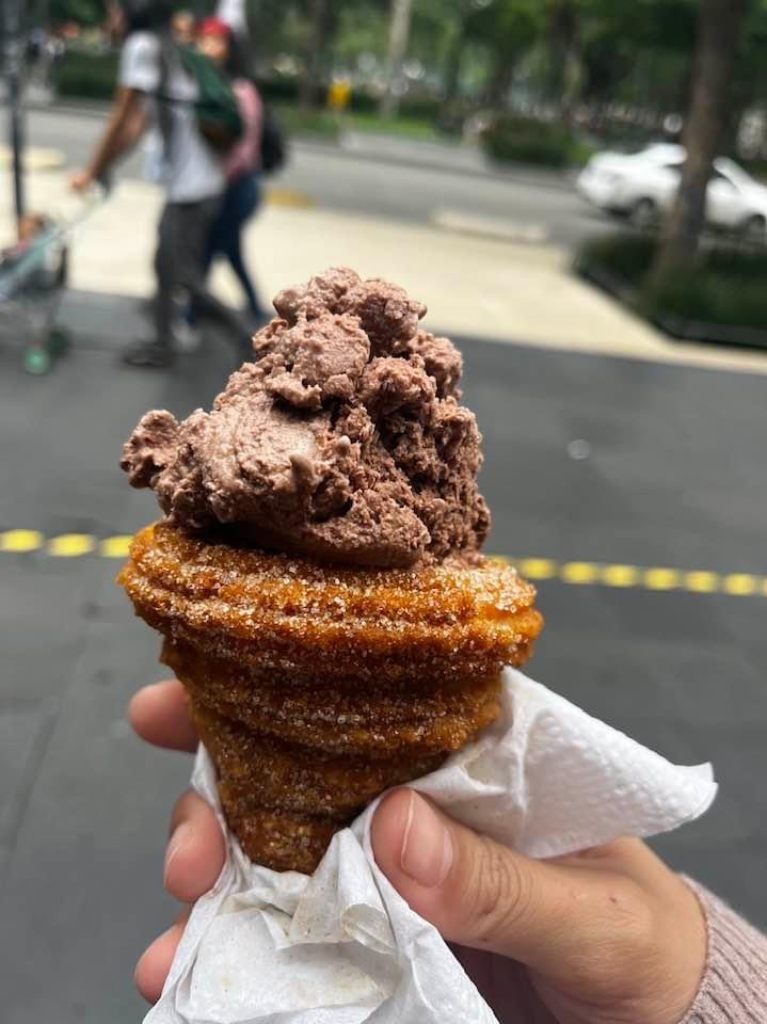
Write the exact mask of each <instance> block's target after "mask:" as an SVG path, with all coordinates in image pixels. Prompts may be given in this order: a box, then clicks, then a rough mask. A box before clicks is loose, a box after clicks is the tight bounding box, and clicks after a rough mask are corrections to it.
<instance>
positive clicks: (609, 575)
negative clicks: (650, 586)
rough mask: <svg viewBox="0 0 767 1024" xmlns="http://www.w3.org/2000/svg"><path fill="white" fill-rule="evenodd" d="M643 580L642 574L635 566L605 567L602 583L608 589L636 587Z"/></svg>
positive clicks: (601, 577) (601, 578)
mask: <svg viewBox="0 0 767 1024" xmlns="http://www.w3.org/2000/svg"><path fill="white" fill-rule="evenodd" d="M640 579H641V572H640V570H639V569H637V567H636V566H635V565H605V566H603V568H602V572H601V575H600V581H601V582H602V583H606V584H607V586H608V587H635V586H636V585H637V584H638V583H639V581H640Z"/></svg>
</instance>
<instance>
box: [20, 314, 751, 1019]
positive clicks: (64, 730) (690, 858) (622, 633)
mask: <svg viewBox="0 0 767 1024" xmlns="http://www.w3.org/2000/svg"><path fill="white" fill-rule="evenodd" d="M63 318H64V321H65V322H66V323H67V324H68V325H69V326H70V328H72V329H73V330H74V331H75V334H76V342H77V344H76V345H75V348H74V350H73V351H72V352H71V354H70V355H69V356H68V357H67V358H65V359H64V360H63V361H62V362H61V363H60V364H59V365H57V367H56V368H55V370H54V372H53V373H52V374H51V375H50V376H48V377H43V378H34V379H33V378H29V377H27V376H25V375H24V374H23V372H22V371H21V369H20V363H19V359H18V352H17V351H16V350H15V348H14V346H13V345H12V344H11V343H6V344H5V345H4V346H3V347H2V348H0V460H1V461H2V465H3V467H4V479H5V481H6V486H5V487H4V488H3V489H2V490H0V546H3V544H5V543H7V541H6V538H7V537H8V533H7V532H4V531H10V530H14V529H16V530H24V531H39V533H40V534H41V535H42V536H43V537H45V538H59V541H58V542H54V544H53V546H52V547H46V546H45V545H44V544H42V542H41V540H39V539H38V540H36V539H35V533H33V532H30V533H28V534H26V535H25V534H14V535H12V536H13V537H14V538H15V540H14V543H13V544H11V546H16V547H24V546H25V543H24V540H25V537H26V538H27V546H28V547H29V548H30V550H29V551H27V552H26V553H24V552H21V551H16V552H13V551H0V643H1V644H2V650H3V653H4V655H5V661H4V672H3V675H2V677H1V678H0V886H1V887H2V888H0V921H2V931H3V943H2V945H3V954H2V958H0V993H2V1011H1V1012H0V1018H2V1021H3V1024H40V1022H41V1021H45V1022H48V1021H54V1020H55V1021H56V1022H57V1024H75V1022H83V1021H85V1022H88V1024H106V1022H108V1024H129V1022H130V1024H134V1022H135V1021H137V1020H139V1019H140V1017H141V1013H142V1007H141V1002H140V1000H139V998H138V996H136V995H135V994H134V992H133V989H132V982H131V973H132V968H133V963H134V961H135V958H136V956H137V955H138V954H139V952H140V951H141V949H142V948H143V946H144V945H145V944H146V943H147V942H148V941H149V940H150V939H151V938H152V937H153V935H154V934H156V933H158V932H159V931H161V930H162V929H163V928H164V927H166V925H167V924H168V922H169V920H170V918H171V915H172V914H173V912H174V910H173V907H172V904H171V901H170V900H169V899H168V898H167V897H166V896H164V895H163V892H162V887H161V873H162V856H163V847H164V842H165V837H166V830H167V817H168V813H169V809H170V806H171V803H172V801H173V799H174V797H175V795H176V794H177V793H178V792H179V791H180V789H181V788H182V787H183V786H184V784H185V781H186V779H187V777H188V772H189V769H190V763H189V761H188V760H187V759H185V758H184V757H182V756H180V755H172V754H168V753H162V752H158V751H154V750H150V749H149V748H147V747H145V746H143V745H142V744H141V743H139V742H138V740H136V739H135V738H134V737H133V736H132V735H131V734H130V730H129V729H128V727H127V725H126V723H125V720H124V709H125V705H126V703H127V701H128V699H129V697H130V695H131V693H132V692H133V691H134V690H135V689H136V688H137V687H138V686H139V685H141V684H142V683H144V682H147V681H151V680H154V679H158V678H161V677H162V671H161V669H160V667H159V666H158V665H157V662H156V658H157V653H158V646H159V645H158V641H157V639H156V637H154V636H153V635H152V634H151V632H150V631H149V630H148V629H147V628H146V627H145V626H144V625H143V624H142V623H140V622H139V621H138V620H136V619H135V618H134V617H133V615H132V613H131V610H130V609H129V607H128V605H127V602H126V600H125V598H124V597H123V595H122V594H121V593H120V591H119V590H118V589H117V588H116V587H115V586H114V583H113V577H114V575H115V572H116V569H117V567H118V565H119V559H118V558H110V557H105V554H101V553H99V552H100V549H99V548H95V549H94V550H93V551H92V552H91V551H89V546H88V544H83V543H82V538H86V539H87V538H97V539H98V538H108V537H113V536H115V535H118V536H122V535H124V534H126V533H129V532H131V531H132V530H134V529H135V528H136V527H138V526H140V525H141V524H143V523H144V522H146V521H147V520H149V519H150V518H152V517H154V516H155V515H156V512H157V510H156V506H155V505H154V503H153V501H152V499H151V498H150V497H149V496H148V495H147V494H146V493H145V492H135V491H131V490H130V489H129V488H128V486H127V484H126V481H125V479H124V477H123V476H122V475H121V473H120V472H119V470H118V468H117V461H118V458H119V451H120V446H121V443H122V441H123V440H124V438H125V437H126V435H127V434H128V433H129V431H130V429H131V428H132V426H133V425H134V423H135V421H136V420H137V419H138V417H139V416H140V415H141V413H142V412H143V411H145V410H146V409H147V408H150V407H158V406H159V407H167V408H170V409H172V410H173V411H174V412H175V413H177V414H179V415H184V414H186V413H188V412H189V411H190V410H191V409H193V408H194V407H196V406H198V405H201V404H202V405H204V404H206V403H208V402H209V401H210V399H211V397H212V396H213V395H214V394H215V393H216V392H217V391H218V390H219V389H220V387H221V384H222V382H223V380H224V377H225V376H226V374H227V373H228V371H229V370H230V369H231V368H232V366H233V365H234V358H233V354H232V352H231V350H230V349H229V348H228V347H227V345H226V342H225V340H224V339H221V338H216V337H211V338H209V339H207V342H206V345H205V346H204V347H203V349H202V350H201V351H200V352H198V353H196V354H195V355H192V356H188V357H186V358H184V359H183V360H182V361H181V362H180V363H179V364H178V366H177V368H176V370H175V371H174V372H173V373H172V374H152V373H148V374H146V373H141V372H139V371H129V370H125V369H122V368H120V367H119V366H118V364H117V363H116V360H115V349H116V347H117V346H118V345H119V344H120V343H121V342H122V341H124V340H126V339H127V338H130V337H132V336H134V334H136V333H137V332H138V331H139V330H140V329H141V321H140V317H139V315H138V313H137V311H136V306H135V304H134V302H133V301H132V300H130V299H127V298H123V299H110V298H109V297H107V296H98V297H94V296H89V295H73V296H70V297H69V299H68V300H67V305H66V307H65V309H64V311H63ZM435 326H436V327H438V326H439V325H438V324H437V325H435ZM462 348H463V351H464V354H465V357H466V364H467V366H466V399H467V401H468V402H469V403H470V404H471V405H472V407H473V408H474V409H475V410H476V412H477V414H478V417H479V420H480V424H481V426H482V428H483V431H484V434H485V449H486V453H487V459H486V465H485V469H484V473H483V489H484V492H485V494H486V496H487V497H488V500H489V502H490V505H491V507H492V509H493V511H494V531H493V535H492V540H491V543H490V548H491V549H492V550H493V551H495V552H498V553H506V554H509V555H513V556H515V557H517V558H524V559H533V558H535V559H536V560H537V563H536V562H531V563H530V564H531V566H535V565H536V564H537V565H538V566H539V570H540V567H541V566H544V567H545V566H546V565H554V564H555V563H556V564H557V565H562V564H564V565H567V566H570V567H572V566H573V565H576V566H581V567H582V566H587V565H589V564H592V563H599V564H604V563H610V564H613V565H622V566H624V567H627V568H631V567H638V568H642V573H640V574H639V575H638V576H637V584H638V585H636V586H629V587H617V586H610V587H608V586H603V585H600V584H597V583H594V582H593V581H591V582H590V579H591V578H590V576H589V573H588V572H586V573H584V572H580V574H579V573H575V572H572V571H571V572H570V575H569V577H568V578H570V579H572V580H575V579H580V580H581V582H580V583H577V582H570V583H565V582H563V581H562V579H561V578H558V577H557V576H556V575H555V576H554V578H551V579H542V580H541V581H540V583H539V588H540V606H541V608H542V610H543V612H544V614H545V616H546V620H547V625H546V629H545V632H544V635H543V638H542V640H541V642H540V645H539V648H538V651H537V653H536V656H535V659H534V661H533V662H532V664H531V666H530V673H531V674H532V675H533V676H534V677H535V678H538V679H540V680H541V681H542V682H544V683H546V684H547V685H549V686H550V687H552V688H554V689H556V690H558V691H559V692H561V693H563V694H564V695H565V696H566V697H568V698H570V699H572V700H574V701H576V702H577V703H579V704H580V705H582V706H583V707H584V708H586V709H587V710H588V711H589V712H591V713H593V714H595V715H597V716H599V717H601V718H604V719H605V720H606V721H608V722H610V723H611V724H613V725H615V726H617V727H619V728H621V729H623V730H625V731H626V732H628V733H629V734H630V735H632V736H634V737H635V738H636V739H638V740H639V741H641V742H643V743H646V744H648V745H650V746H651V747H653V748H655V749H657V750H659V751H660V752H661V753H663V754H665V755H666V756H668V757H669V758H671V759H672V760H674V761H677V762H680V763H688V764H691V763H698V762H702V761H706V760H711V761H713V763H714V765H715V768H716V772H717V776H718V778H719V781H720V783H721V794H720V796H719V799H718V800H717V803H716V805H715V806H714V808H713V810H712V811H711V812H710V813H709V814H708V815H707V816H706V818H704V819H703V820H702V821H700V822H699V823H696V824H694V825H692V826H688V827H685V828H683V829H681V830H680V831H679V832H677V833H675V834H673V835H670V836H667V837H663V838H662V839H660V840H658V841H657V842H656V846H657V847H658V848H659V849H660V850H661V851H662V852H663V853H664V854H665V855H666V856H668V857H669V858H670V859H671V861H672V863H673V864H674V865H676V866H677V867H678V868H680V869H682V870H685V871H687V872H689V873H691V874H692V875H694V876H696V877H697V878H699V879H700V880H702V881H703V882H704V883H707V884H708V885H710V886H711V887H712V888H714V889H715V890H716V891H717V892H719V893H720V894H721V895H723V896H724V897H726V898H728V899H730V900H731V901H732V902H733V903H734V904H735V905H736V906H737V907H738V908H739V909H740V910H742V911H745V912H747V913H748V914H749V915H750V916H751V917H752V918H753V920H754V921H755V922H756V923H758V924H760V925H762V926H766V925H767V890H766V889H765V887H764V884H763V878H764V863H765V854H766V853H767V795H766V794H765V787H764V784H763V779H764V777H765V775H767V749H766V748H765V743H764V722H765V716H766V715H767V687H766V686H765V665H767V632H765V629H764V616H765V611H766V610H767V593H766V592H765V591H764V590H763V583H760V584H759V588H756V587H755V592H753V593H748V592H747V591H748V588H743V587H741V588H740V589H741V596H732V595H730V594H726V593H723V592H721V589H719V590H718V591H717V592H715V593H695V592H692V591H691V588H690V587H684V586H682V587H681V588H680V589H678V590H677V589H670V590H666V589H663V585H662V579H663V577H658V576H657V575H656V576H654V577H648V576H647V575H646V573H644V570H645V569H647V568H649V567H666V568H667V571H673V570H679V571H680V572H681V573H682V574H684V573H687V572H689V571H693V570H711V571H712V572H714V573H717V574H722V577H723V578H727V579H733V578H736V579H741V580H742V579H743V578H745V577H746V574H759V577H760V579H761V578H762V577H763V576H764V574H765V573H766V572H767V563H766V562H765V556H764V545H763V536H764V529H763V509H764V508H765V507H766V505H767V478H765V474H764V472H763V463H764V460H763V443H762V438H763V437H764V436H765V432H767V400H766V399H767V379H766V378H765V377H764V376H749V375H747V374H742V373H740V374H734V373H727V372H721V371H719V372H712V371H708V370H701V369H693V368H687V367H675V366H668V365H656V364H653V363H649V362H646V361H642V362H638V361H636V362H635V361H633V360H630V359H625V358H623V359H615V358H610V357H603V356H592V355H582V354H567V353H563V352H554V351H544V350H539V349H536V348H532V347H527V346H524V345H499V344H489V343H485V342H479V341H473V340H472V339H465V340H463V342H462ZM573 442H577V443H576V444H574V443H573ZM62 537H63V538H65V541H64V542H62V541H61V538H62ZM72 538H75V540H74V541H73V539H72ZM77 538H80V540H79V541H78V540H77ZM78 551H79V552H85V553H80V554H79V555H78V554H77V552H78ZM106 553H107V554H108V553H109V549H108V548H107V549H106ZM637 571H638V570H637ZM541 574H543V575H545V574H546V573H545V572H543V573H541V572H540V571H539V572H538V575H541ZM733 574H736V575H735V576H733ZM717 578H719V577H717ZM748 578H752V577H751V576H748ZM651 579H652V580H654V583H652V584H651V583H650V580H651ZM680 579H682V580H686V579H688V577H687V576H686V575H681V576H680ZM659 583H660V584H661V586H660V589H658V588H657V585H658V584H659Z"/></svg>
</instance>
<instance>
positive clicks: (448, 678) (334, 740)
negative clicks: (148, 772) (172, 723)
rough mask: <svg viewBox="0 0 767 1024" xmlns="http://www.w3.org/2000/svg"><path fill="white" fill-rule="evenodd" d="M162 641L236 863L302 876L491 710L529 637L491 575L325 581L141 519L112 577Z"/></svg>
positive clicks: (298, 562)
mask: <svg viewBox="0 0 767 1024" xmlns="http://www.w3.org/2000/svg"><path fill="white" fill-rule="evenodd" d="M120 582H121V583H122V585H123V586H124V587H125V589H126V591H127V593H128V595H129V597H130V599H131V601H132V602H133V605H134V607H135V609H136V612H137V613H138V614H139V615H140V616H141V617H142V618H143V619H145V621H146V622H147V623H148V624H149V625H150V626H152V627H154V628H155V629H157V630H159V632H160V633H161V634H162V635H163V637H164V643H163V651H162V660H163V661H164V662H165V663H166V664H167V665H169V666H170V667H171V668H172V669H173V670H174V672H175V673H176V674H177V676H178V678H179V679H180V680H181V681H182V682H183V683H184V685H185V687H186V689H187V691H188V693H189V698H190V707H191V713H192V717H193V719H194V721H195V723H196V725H197V729H198V731H199V734H200V738H201V740H202V741H203V743H204V744H205V746H206V748H207V750H208V752H209V753H210V755H211V757H212V759H213V762H214V764H215V766H216V770H217V773H218V785H219V793H220V797H221V803H222V807H223V810H224V814H225V816H226V819H227V822H228V824H229V826H230V828H231V829H232V831H233V832H234V834H235V835H236V836H237V838H238V839H239V841H240V843H241V845H242V848H243V849H244V851H245V853H246V854H247V855H248V856H249V857H250V858H251V859H252V860H253V861H255V862H256V863H259V864H264V865H266V866H268V867H272V868H275V869H278V870H291V869H292V870H297V871H304V872H311V871H313V870H314V868H315V867H316V865H317V864H318V863H319V860H320V859H321V857H322V855H323V853H324V851H325V849H326V848H327V845H328V843H329V842H330V840H331V838H332V836H333V834H334V832H336V831H337V830H338V829H340V828H342V827H344V826H345V825H346V824H348V823H349V822H350V821H351V820H352V819H353V818H354V817H355V816H356V815H357V814H358V813H359V812H360V810H362V809H363V808H364V807H365V806H366V805H367V804H368V803H370V802H371V801H372V800H373V799H375V797H376V796H378V795H379V794H380V793H381V792H383V791H384V790H386V789H388V788H389V787H391V786H393V785H396V784H399V783H403V782H407V781H408V780H411V779H414V778H417V777H419V776H421V775H424V774H425V773H427V772H429V771H432V770H434V769H435V768H437V767H439V765H441V764H442V763H443V762H444V760H445V758H446V757H447V756H448V755H449V754H450V753H452V752H453V751H456V750H458V749H460V748H461V747H463V746H464V745H465V744H467V743H468V742H470V741H471V740H472V739H473V738H474V737H475V736H476V735H477V733H478V732H479V731H480V730H481V729H482V728H484V727H485V726H487V725H488V724H490V723H491V722H492V721H493V719H494V718H495V717H496V715H497V713H498V710H499V692H500V673H501V669H502V667H503V666H504V665H506V664H510V665H521V664H522V663H523V662H524V661H525V660H526V658H527V657H528V656H529V654H530V651H531V648H532V645H533V642H534V640H535V638H536V636H537V634H538V632H539V630H540V627H541V617H540V614H539V613H538V612H537V611H536V610H535V608H534V607H533V602H534V590H533V588H532V586H530V584H528V583H526V582H524V581H523V580H521V579H520V577H519V576H518V575H517V573H516V572H515V571H514V570H513V569H512V568H510V567H509V566H507V565H505V564H501V563H499V562H495V561H491V560H488V559H475V560H474V562H473V564H470V563H468V562H467V561H465V560H462V559H460V558H456V559H446V560H443V561H441V562H439V563H435V564H430V565H418V566H416V567H413V568H409V569H386V570H379V569H360V568H340V567H330V566H326V565H322V564H319V563H317V562H315V561H313V560H311V559H307V558H300V557H295V556H289V555H284V554H270V553H264V552H261V551H257V550H253V549H248V548H245V547H236V546H233V545H232V544H231V543H229V542H227V541H225V540H222V541H219V542H215V541H211V540H202V539H197V538H194V537H192V536H190V535H189V534H188V533H185V532H184V531H182V530H180V529H179V528H177V527H174V526H170V525H168V524H157V525H155V526H150V527H147V528H146V529H144V530H142V531H141V532H140V533H139V534H137V536H136V537H135V539H134V541H133V544H132V547H131V552H130V560H129V562H128V564H127V565H126V567H125V568H124V569H123V571H122V573H121V575H120Z"/></svg>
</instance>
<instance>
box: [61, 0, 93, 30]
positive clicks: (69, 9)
mask: <svg viewBox="0 0 767 1024" xmlns="http://www.w3.org/2000/svg"><path fill="white" fill-rule="evenodd" d="M104 15H105V5H104V0H50V2H49V4H48V17H49V19H50V21H51V22H53V23H54V24H63V23H64V22H67V21H76V22H77V23H78V24H80V25H100V24H101V23H102V22H103V21H104Z"/></svg>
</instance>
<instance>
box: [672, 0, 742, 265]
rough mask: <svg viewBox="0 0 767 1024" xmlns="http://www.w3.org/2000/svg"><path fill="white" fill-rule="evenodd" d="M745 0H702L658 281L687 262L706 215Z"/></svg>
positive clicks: (695, 245) (694, 247) (693, 254)
mask: <svg viewBox="0 0 767 1024" xmlns="http://www.w3.org/2000/svg"><path fill="white" fill-rule="evenodd" d="M744 10H745V0H702V4H701V8H700V14H699V16H698V31H697V43H696V49H695V61H694V66H693V73H692V86H691V94H690V105H689V112H688V116H687V123H686V125H685V130H684V135H683V141H684V144H685V147H686V149H687V160H686V161H685V165H684V168H683V169H682V178H681V181H680V184H679V192H678V194H677V198H676V201H675V203H674V206H673V207H672V209H671V212H670V214H669V216H668V220H667V222H666V225H665V228H664V231H663V238H662V242H661V247H660V250H659V252H658V256H657V259H656V261H655V266H654V267H653V270H652V278H653V280H656V281H660V280H661V279H662V278H663V277H665V275H666V274H667V273H668V272H669V271H672V270H674V269H675V268H676V267H679V266H683V265H685V264H689V263H691V262H692V261H693V260H694V259H695V256H696V253H697V251H698V243H699V241H700V236H701V232H702V231H703V227H704V223H705V216H706V189H707V187H708V181H709V178H710V177H711V166H712V163H713V161H714V158H715V157H716V155H717V149H718V147H719V145H720V141H721V138H722V133H723V131H724V128H725V125H726V122H727V112H728V100H729V95H730V86H731V81H732V74H733V68H734V65H735V56H736V54H737V49H738V37H739V30H740V25H741V22H742V19H743V13H744Z"/></svg>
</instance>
